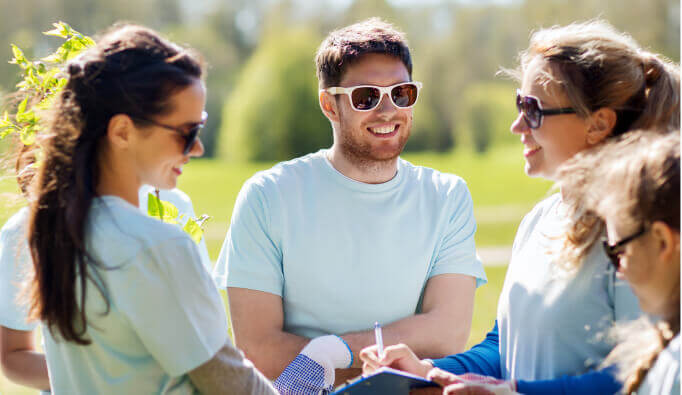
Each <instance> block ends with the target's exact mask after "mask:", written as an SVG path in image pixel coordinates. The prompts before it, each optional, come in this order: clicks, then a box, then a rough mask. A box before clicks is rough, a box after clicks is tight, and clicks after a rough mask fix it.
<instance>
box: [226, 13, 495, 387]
mask: <svg viewBox="0 0 682 395" xmlns="http://www.w3.org/2000/svg"><path fill="white" fill-rule="evenodd" d="M316 64H317V75H318V78H319V86H320V91H319V100H320V107H321V109H322V112H323V113H324V115H325V116H326V117H327V118H328V119H329V121H330V123H331V126H332V131H333V136H334V143H333V145H332V147H331V148H329V149H323V150H320V151H318V152H316V153H312V154H309V155H306V156H304V157H301V158H297V159H294V160H291V161H288V162H283V163H280V164H278V165H276V166H275V167H273V168H272V169H270V170H267V171H264V172H260V173H258V174H256V175H255V176H253V177H252V178H251V179H250V180H248V181H247V182H246V183H245V185H244V186H243V188H242V190H241V192H240V194H239V196H238V198H237V202H236V205H235V209H234V213H233V215H232V223H231V226H230V230H229V231H228V233H227V237H226V239H225V243H224V245H223V248H222V251H221V253H220V257H219V258H218V262H217V265H216V271H215V273H214V276H215V279H216V282H217V283H218V284H219V286H221V287H223V288H227V290H228V295H229V301H230V310H231V314H232V322H233V325H234V334H235V340H236V343H237V345H238V346H239V348H241V349H242V350H244V352H245V353H246V355H247V357H248V358H249V359H250V360H251V361H253V362H254V364H255V365H256V366H257V367H258V368H259V369H260V370H261V371H262V372H264V373H265V375H266V376H268V377H270V378H271V379H274V378H275V377H278V376H279V375H280V373H282V371H283V369H284V368H285V367H286V366H287V364H289V363H290V362H291V361H292V360H293V359H294V358H296V356H297V354H298V353H299V352H300V351H301V350H302V349H304V347H305V349H304V353H303V354H305V355H307V356H308V357H310V358H311V359H313V360H314V361H316V362H318V363H320V364H322V365H325V363H326V365H325V371H326V370H327V369H326V367H328V366H330V365H332V366H333V367H334V368H337V369H339V368H350V369H343V370H337V371H336V381H337V383H338V382H340V381H342V380H344V379H347V378H349V377H351V376H353V375H356V374H359V373H360V370H359V369H357V368H359V367H360V366H361V362H360V360H359V358H357V354H358V353H359V352H360V350H361V349H362V348H363V347H365V346H368V345H371V344H373V343H374V331H373V330H372V329H373V327H374V322H375V321H378V322H379V323H380V324H382V325H383V327H384V329H383V339H384V342H385V344H386V345H389V344H395V343H399V342H400V343H405V344H408V345H409V346H410V347H412V349H413V350H415V352H416V353H417V355H419V356H420V357H422V358H434V357H441V356H444V355H448V354H451V353H454V352H460V351H462V350H463V348H464V345H465V343H466V341H467V338H468V336H469V329H470V323H471V316H472V311H473V302H474V292H475V289H476V287H477V286H478V285H481V284H483V283H484V282H485V281H486V280H485V274H484V271H483V268H482V265H481V263H480V261H479V260H478V259H477V257H476V251H475V245H474V232H475V230H476V223H475V220H474V216H473V210H472V201H471V196H470V194H469V191H468V189H467V186H466V184H465V182H464V181H463V180H462V179H461V178H459V177H457V176H454V175H451V174H444V173H440V172H438V171H435V170H433V169H429V168H425V167H420V166H414V165H412V164H410V163H409V162H407V161H404V160H402V159H400V158H399V155H400V153H401V152H402V150H403V148H404V146H405V143H406V142H407V140H408V138H409V136H410V130H411V128H412V107H413V106H414V104H415V103H416V101H417V98H418V94H419V90H420V88H421V84H420V83H419V82H416V81H413V80H412V60H411V57H410V52H409V49H408V47H407V43H406V41H405V38H404V35H403V34H402V33H401V32H399V31H397V30H396V29H395V28H393V26H391V25H389V24H387V23H384V22H382V21H380V20H378V19H370V20H367V21H364V22H361V23H358V24H355V25H351V26H348V27H345V28H342V29H340V30H337V31H334V32H332V33H330V34H329V36H328V37H327V38H326V39H325V40H324V42H323V43H322V44H321V46H320V48H319V50H318V53H317V56H316ZM323 132H324V131H320V133H323ZM325 335H327V336H325ZM328 335H336V336H328ZM322 336H324V337H322ZM321 337H322V338H321ZM312 338H316V339H319V340H318V341H315V340H313V342H311V341H310V339H312ZM321 360H324V361H322V362H321ZM323 362H324V363H323ZM288 369H289V368H288ZM333 373H334V372H333V369H332V378H333V377H334V376H333ZM326 379H327V380H328V379H329V375H327V376H326ZM332 381H333V380H332ZM327 384H328V383H327ZM279 389H280V390H282V387H279ZM283 392H286V391H283Z"/></svg>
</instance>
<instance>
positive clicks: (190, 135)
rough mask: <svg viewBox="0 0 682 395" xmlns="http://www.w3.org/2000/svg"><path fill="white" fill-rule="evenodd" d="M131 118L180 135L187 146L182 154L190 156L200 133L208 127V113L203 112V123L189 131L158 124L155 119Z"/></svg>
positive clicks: (193, 126)
mask: <svg viewBox="0 0 682 395" xmlns="http://www.w3.org/2000/svg"><path fill="white" fill-rule="evenodd" d="M130 117H131V118H134V119H137V120H140V121H143V122H147V123H151V124H152V125H155V126H158V127H160V128H164V129H167V130H172V131H174V132H176V133H178V134H179V135H180V136H182V138H183V139H185V146H184V148H183V149H182V154H183V155H188V154H189V151H191V150H192V147H194V143H196V141H197V139H198V138H199V132H201V129H203V128H204V125H206V119H207V118H208V114H207V113H206V111H204V112H202V113H201V122H199V123H195V124H194V125H192V126H191V127H190V128H189V130H188V129H187V128H186V127H180V126H170V125H165V124H163V123H160V122H156V121H154V120H153V119H149V118H144V117H138V116H137V115H131V116H130Z"/></svg>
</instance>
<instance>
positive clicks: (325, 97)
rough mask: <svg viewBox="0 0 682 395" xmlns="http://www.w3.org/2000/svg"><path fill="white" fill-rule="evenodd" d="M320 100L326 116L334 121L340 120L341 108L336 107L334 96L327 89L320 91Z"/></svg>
mask: <svg viewBox="0 0 682 395" xmlns="http://www.w3.org/2000/svg"><path fill="white" fill-rule="evenodd" d="M319 100H320V108H321V109H322V113H323V114H324V116H325V117H327V119H329V120H330V121H332V122H339V110H338V108H337V107H336V100H335V99H334V96H333V95H330V94H329V93H327V92H325V91H320V97H319Z"/></svg>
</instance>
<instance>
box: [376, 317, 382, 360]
mask: <svg viewBox="0 0 682 395" xmlns="http://www.w3.org/2000/svg"><path fill="white" fill-rule="evenodd" d="M374 338H375V340H376V343H377V350H378V354H379V359H381V358H383V357H384V339H383V338H382V337H381V325H379V322H375V323H374Z"/></svg>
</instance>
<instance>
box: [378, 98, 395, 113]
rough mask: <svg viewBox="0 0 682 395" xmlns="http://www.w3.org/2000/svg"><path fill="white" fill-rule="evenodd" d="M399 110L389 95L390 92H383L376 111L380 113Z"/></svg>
mask: <svg viewBox="0 0 682 395" xmlns="http://www.w3.org/2000/svg"><path fill="white" fill-rule="evenodd" d="M396 110H397V108H396V106H395V105H394V104H393V101H392V100H391V98H390V97H388V94H387V93H386V94H383V95H382V96H381V99H380V101H379V104H377V108H376V111H377V112H379V113H386V112H395V111H396Z"/></svg>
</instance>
